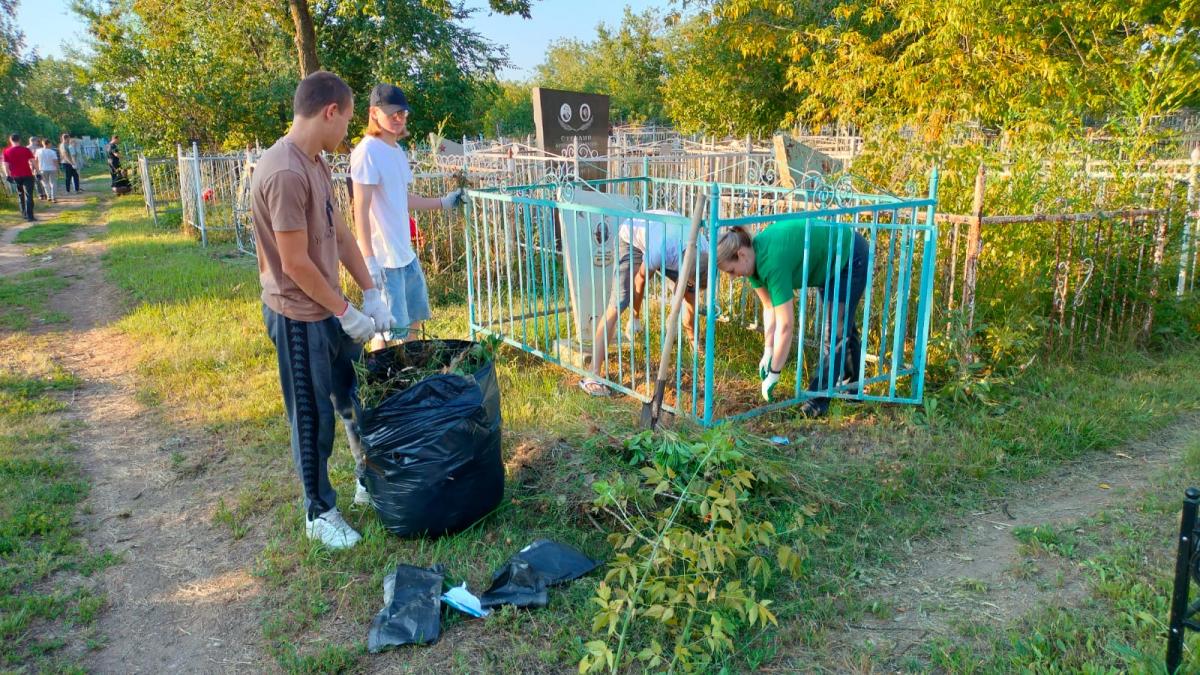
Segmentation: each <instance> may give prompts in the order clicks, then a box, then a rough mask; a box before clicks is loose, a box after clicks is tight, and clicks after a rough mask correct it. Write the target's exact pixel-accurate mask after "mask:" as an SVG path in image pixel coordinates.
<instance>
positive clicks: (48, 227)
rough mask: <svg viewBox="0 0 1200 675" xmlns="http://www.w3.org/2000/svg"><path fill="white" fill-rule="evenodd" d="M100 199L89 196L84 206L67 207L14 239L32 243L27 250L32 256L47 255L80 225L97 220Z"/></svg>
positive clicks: (65, 240)
mask: <svg viewBox="0 0 1200 675" xmlns="http://www.w3.org/2000/svg"><path fill="white" fill-rule="evenodd" d="M100 208H101V206H100V199H99V197H97V196H95V195H91V196H88V197H87V198H86V200H85V202H84V205H83V206H82V207H78V208H71V209H66V210H63V211H62V212H60V213H59V214H58V215H57V216H55V217H54V218H51V219H46V220H41V221H39V222H37V223H35V224H34V225H32V226H30V227H27V228H25V229H24V230H21V231H20V232H18V233H17V236H16V239H14V241H15V242H16V243H18V244H30V247H29V248H28V249H27V250H26V252H27V253H28V254H29V255H31V256H40V255H45V254H46V253H48V252H50V251H53V250H54V249H55V248H58V247H59V246H61V245H62V244H64V243H66V242H67V241H68V240H70V238H71V236H72V234H73V233H74V232H75V231H76V230H78V229H79V228H80V227H83V226H86V225H90V224H94V223H96V222H97V219H98V216H99V213H100Z"/></svg>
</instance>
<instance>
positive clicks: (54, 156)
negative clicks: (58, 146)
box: [33, 148, 58, 171]
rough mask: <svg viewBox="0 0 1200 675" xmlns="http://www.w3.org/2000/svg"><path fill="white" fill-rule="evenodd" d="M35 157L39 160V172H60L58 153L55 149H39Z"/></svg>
mask: <svg viewBox="0 0 1200 675" xmlns="http://www.w3.org/2000/svg"><path fill="white" fill-rule="evenodd" d="M33 156H34V157H36V158H37V163H38V171H58V153H57V152H55V151H54V148H38V149H37V152H35V153H33Z"/></svg>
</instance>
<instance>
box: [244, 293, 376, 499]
mask: <svg viewBox="0 0 1200 675" xmlns="http://www.w3.org/2000/svg"><path fill="white" fill-rule="evenodd" d="M263 323H265V324H266V326H267V334H268V335H270V337H271V341H272V342H274V343H275V353H276V355H277V357H278V365H279V383H280V385H281V387H282V389H283V406H284V408H285V410H286V411H287V418H288V424H289V425H291V428H292V459H293V461H294V462H295V464H296V472H297V473H298V474H299V475H300V483H301V485H303V487H304V510H305V512H306V513H307V514H308V517H309V518H310V519H311V518H313V517H315V516H318V515H320V514H322V513H325V512H326V511H328V510H329V509H332V508H333V507H335V506H337V493H336V492H335V491H334V489H333V486H332V485H331V484H330V482H329V456H330V455H331V454H333V438H334V436H335V432H336V429H337V424H336V423H335V422H334V416H335V415H336V416H337V417H339V418H341V421H342V427H343V428H345V429H346V435H347V438H348V440H349V442H350V451H351V452H352V453H353V454H354V456H355V459H356V460H357V459H358V458H359V457H361V455H362V448H361V441H360V440H359V438H358V434H357V432H356V431H355V429H354V392H355V388H356V384H357V381H356V380H355V376H354V361H355V360H356V359H357V358H358V355H359V353H361V352H362V345H359V344H356V343H355V342H354V341H353V340H351V339H350V336H349V335H346V332H345V331H343V330H342V326H341V324H339V323H338V320H337V319H335V318H333V317H329V318H328V319H325V320H324V321H296V320H295V319H289V318H287V317H286V316H283V315H282V314H277V313H275V312H274V311H272V310H271V308H269V307H267V306H266V305H263ZM359 469H360V470H361V467H359Z"/></svg>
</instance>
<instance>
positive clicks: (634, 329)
mask: <svg viewBox="0 0 1200 675" xmlns="http://www.w3.org/2000/svg"><path fill="white" fill-rule="evenodd" d="M641 332H642V322H641V321H639V320H638V318H637V317H636V316H631V317H629V323H628V324H626V325H625V339H626V340H629V341H630V342H633V341H634V340H636V339H637V336H638V335H640V334H641Z"/></svg>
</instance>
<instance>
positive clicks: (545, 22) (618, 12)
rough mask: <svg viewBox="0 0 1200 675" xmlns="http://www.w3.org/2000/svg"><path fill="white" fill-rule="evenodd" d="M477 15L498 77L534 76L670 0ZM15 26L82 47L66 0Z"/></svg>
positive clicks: (34, 44) (560, 3)
mask: <svg viewBox="0 0 1200 675" xmlns="http://www.w3.org/2000/svg"><path fill="white" fill-rule="evenodd" d="M467 6H468V7H470V8H473V9H477V10H478V11H477V12H476V13H475V16H474V17H472V18H471V19H470V20H469V21H468V22H467V25H468V26H469V27H470V28H472V29H474V30H476V31H478V32H479V33H481V34H483V36H484V37H485V38H487V39H488V40H490V41H492V42H494V43H496V44H499V45H501V46H504V47H506V48H507V49H508V55H509V60H510V61H512V66H511V67H510V68H508V69H506V70H504V71H501V72H500V73H499V74H500V76H501V77H502V78H506V79H522V78H526V77H529V76H531V75H533V69H534V66H536V65H537V64H539V63H541V62H542V57H543V56H544V55H545V53H546V47H547V46H548V45H549V44H550V43H551V42H553V41H555V40H558V39H560V38H564V37H566V38H577V39H581V40H590V39H592V38H593V37H594V36H595V34H596V26H597V24H599V23H602V22H603V23H607V24H609V25H610V26H616V25H617V24H619V23H620V22H621V16H622V15H623V14H624V8H625V6H629V7H631V8H632V9H633V11H635V12H640V11H642V10H644V9H647V8H650V7H655V8H658V9H660V10H662V11H663V12H666V11H667V10H669V9H670V8H671V7H670V2H669V0H624V2H622V1H620V0H536V1H535V2H534V4H533V18H532V19H522V18H521V17H510V16H503V15H492V14H491V12H490V11H489V10H488V8H487V7H488V5H487V1H486V0H467ZM17 26H19V27H20V29H21V30H22V31H23V32H24V33H25V46H26V48H28V49H34V50H36V51H37V53H38V54H40V55H41V56H62V55H63V51H64V50H63V45H64V44H67V45H75V46H77V47H82V46H84V44H85V40H84V29H83V23H82V21H80V19H79V17H77V16H76V15H75V14H74V13H72V12H71V10H70V0H19V4H18V5H17Z"/></svg>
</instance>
